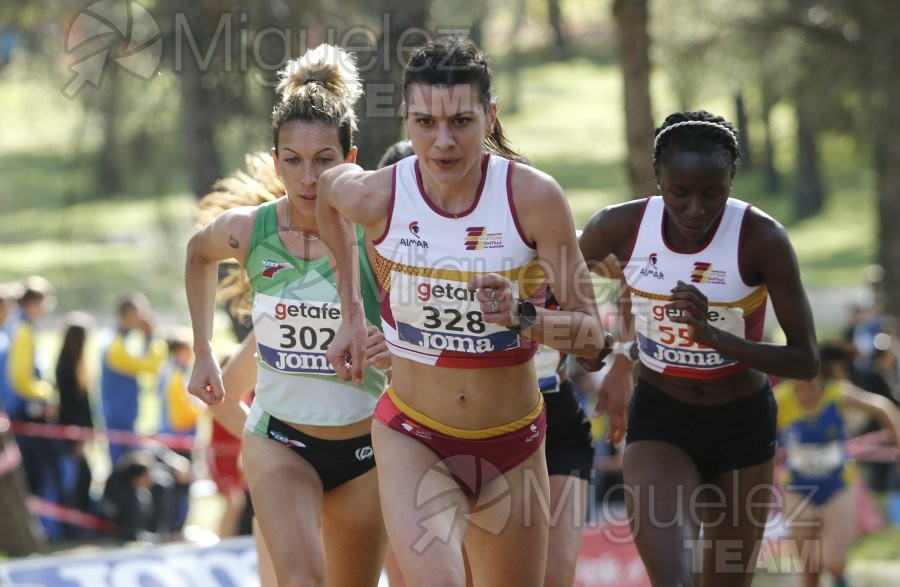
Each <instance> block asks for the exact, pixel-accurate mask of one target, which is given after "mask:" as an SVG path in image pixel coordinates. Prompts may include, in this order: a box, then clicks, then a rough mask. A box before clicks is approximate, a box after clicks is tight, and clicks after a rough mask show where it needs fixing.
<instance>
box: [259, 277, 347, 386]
mask: <svg viewBox="0 0 900 587" xmlns="http://www.w3.org/2000/svg"><path fill="white" fill-rule="evenodd" d="M340 324H341V305H340V304H339V303H337V302H310V301H304V300H288V299H284V298H278V297H275V296H269V295H266V294H261V293H257V294H256V296H255V298H254V302H253V331H254V332H255V333H256V344H257V349H258V351H259V358H260V360H261V361H262V362H263V363H265V364H266V365H268V366H269V367H271V368H272V369H275V370H276V371H281V372H284V373H315V374H319V375H333V374H334V369H332V368H331V364H330V363H329V362H328V360H327V359H326V358H325V351H326V350H328V345H330V344H331V341H332V340H334V335H335V333H336V332H337V329H338V327H339V326H340Z"/></svg>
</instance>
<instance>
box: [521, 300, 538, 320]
mask: <svg viewBox="0 0 900 587" xmlns="http://www.w3.org/2000/svg"><path fill="white" fill-rule="evenodd" d="M519 319H520V320H521V321H523V322H526V323H528V324H534V321H535V320H537V308H536V307H535V306H534V303H532V302H531V301H530V300H522V301H521V302H519Z"/></svg>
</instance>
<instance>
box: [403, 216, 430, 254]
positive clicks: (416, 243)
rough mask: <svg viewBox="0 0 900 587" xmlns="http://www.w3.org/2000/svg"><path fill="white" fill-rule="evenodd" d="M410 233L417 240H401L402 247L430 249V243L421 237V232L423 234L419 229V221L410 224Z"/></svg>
mask: <svg viewBox="0 0 900 587" xmlns="http://www.w3.org/2000/svg"><path fill="white" fill-rule="evenodd" d="M409 232H410V234H412V235H413V236H414V237H416V238H401V239H400V244H401V245H403V246H405V247H418V248H420V249H427V248H428V241H426V240H423V239H422V238H421V237H420V236H419V232H421V229H420V228H419V221H418V220H413V221H412V222H410V223H409Z"/></svg>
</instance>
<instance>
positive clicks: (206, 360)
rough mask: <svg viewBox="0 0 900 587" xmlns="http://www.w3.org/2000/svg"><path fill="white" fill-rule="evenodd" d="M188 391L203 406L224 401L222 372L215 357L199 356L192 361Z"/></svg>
mask: <svg viewBox="0 0 900 587" xmlns="http://www.w3.org/2000/svg"><path fill="white" fill-rule="evenodd" d="M188 391H189V392H190V394H191V395H193V396H194V397H197V398H199V399H200V400H202V401H203V402H204V403H205V404H208V405H210V406H215V405H218V404H221V403H222V402H223V401H225V386H224V385H222V371H221V369H219V363H217V362H216V359H215V357H213V356H212V355H211V354H210V355H204V354H200V355H197V357H196V358H195V360H194V366H193V368H192V369H191V379H190V381H189V382H188Z"/></svg>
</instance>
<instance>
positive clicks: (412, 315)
mask: <svg viewBox="0 0 900 587" xmlns="http://www.w3.org/2000/svg"><path fill="white" fill-rule="evenodd" d="M515 285H516V284H515V283H513V296H516V295H517V288H516V287H515ZM475 294H476V290H472V289H469V288H468V284H467V283H465V282H462V281H452V280H447V279H435V278H430V277H420V276H416V275H407V274H405V273H399V272H396V271H395V272H394V273H393V274H392V275H391V311H392V312H393V314H394V320H395V321H396V324H397V334H398V337H399V339H400V340H402V341H404V342H406V343H409V344H413V345H416V346H418V347H422V348H426V349H431V350H436V351H444V350H447V351H456V352H462V353H475V354H483V353H493V352H498V351H505V350H508V349H513V348H518V346H519V335H518V333H516V332H513V331H511V330H508V329H507V328H504V327H503V326H498V325H497V324H488V323H487V322H485V321H484V318H483V316H482V314H481V302H479V301H478V299H477V298H476V297H475Z"/></svg>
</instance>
